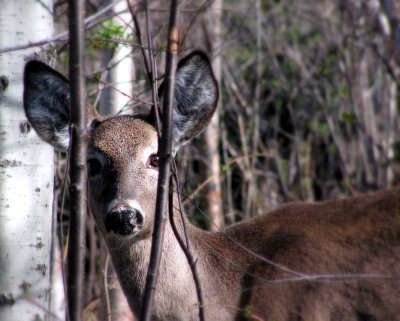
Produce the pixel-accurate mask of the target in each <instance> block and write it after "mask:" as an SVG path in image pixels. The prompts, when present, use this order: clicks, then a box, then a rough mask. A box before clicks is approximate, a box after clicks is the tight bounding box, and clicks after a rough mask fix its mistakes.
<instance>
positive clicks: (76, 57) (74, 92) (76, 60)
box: [67, 1, 87, 321]
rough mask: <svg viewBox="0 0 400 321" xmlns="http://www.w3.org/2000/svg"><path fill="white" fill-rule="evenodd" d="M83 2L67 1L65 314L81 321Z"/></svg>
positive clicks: (84, 117) (84, 143) (84, 144)
mask: <svg viewBox="0 0 400 321" xmlns="http://www.w3.org/2000/svg"><path fill="white" fill-rule="evenodd" d="M84 5H85V2H84V1H69V11H68V15H69V34H70V51H69V54H70V64H69V78H70V81H71V147H70V187H69V193H70V223H69V251H68V284H67V289H68V315H69V319H70V320H71V321H80V320H82V302H83V273H84V265H83V263H84V262H83V259H84V248H85V221H86V203H87V195H86V180H85V178H86V153H87V141H86V135H87V134H86V124H87V111H86V104H85V102H86V95H85V79H84V70H83V56H84V39H85V38H84V30H85V28H84Z"/></svg>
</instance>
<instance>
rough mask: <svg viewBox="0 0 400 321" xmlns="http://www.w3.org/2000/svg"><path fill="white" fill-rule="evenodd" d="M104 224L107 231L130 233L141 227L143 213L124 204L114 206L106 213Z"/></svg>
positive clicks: (121, 233) (137, 230)
mask: <svg viewBox="0 0 400 321" xmlns="http://www.w3.org/2000/svg"><path fill="white" fill-rule="evenodd" d="M104 225H105V228H106V231H107V232H111V231H113V232H114V233H116V234H119V235H130V234H132V233H135V232H139V231H140V230H141V229H142V228H143V214H142V213H141V211H140V210H137V209H134V208H127V207H126V206H120V207H114V208H112V209H111V210H110V211H109V212H108V213H107V215H106V219H105V222H104Z"/></svg>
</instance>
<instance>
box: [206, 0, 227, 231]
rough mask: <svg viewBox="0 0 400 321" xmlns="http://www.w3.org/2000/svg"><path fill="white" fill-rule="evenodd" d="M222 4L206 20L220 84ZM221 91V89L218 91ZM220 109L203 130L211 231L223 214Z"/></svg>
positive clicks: (215, 4) (221, 223)
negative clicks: (208, 182)
mask: <svg viewBox="0 0 400 321" xmlns="http://www.w3.org/2000/svg"><path fill="white" fill-rule="evenodd" d="M222 6H223V0H215V1H213V2H212V5H211V14H210V15H209V20H208V21H207V22H208V23H207V26H210V28H207V27H206V30H207V29H208V31H209V34H210V38H211V41H210V50H211V54H212V57H213V61H212V67H213V70H214V75H215V78H216V79H217V82H218V84H221V62H222V57H221V47H222V36H221V33H222V25H221V19H222ZM220 92H221V91H220ZM218 104H219V105H221V104H222V100H219V102H218ZM220 110H222V108H221V106H218V107H217V111H216V112H215V113H214V116H213V118H212V119H211V122H210V124H209V125H208V127H207V129H206V130H205V139H206V146H207V156H206V157H207V163H208V168H207V176H211V177H212V179H211V182H210V184H209V186H208V189H207V195H206V200H207V209H208V211H209V214H210V217H211V225H210V229H211V230H212V231H218V230H219V229H221V228H222V227H223V226H224V223H225V222H224V214H223V202H222V191H221V185H222V182H221V169H220V163H221V160H220V155H219V143H220V137H221V131H220V129H219V123H220V120H219V118H220V117H219V111H220Z"/></svg>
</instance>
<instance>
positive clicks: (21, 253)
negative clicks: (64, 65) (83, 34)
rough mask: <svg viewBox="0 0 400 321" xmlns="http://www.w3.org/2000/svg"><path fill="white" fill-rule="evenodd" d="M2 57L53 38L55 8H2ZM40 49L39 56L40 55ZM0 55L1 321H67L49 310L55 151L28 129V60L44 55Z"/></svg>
mask: <svg viewBox="0 0 400 321" xmlns="http://www.w3.org/2000/svg"><path fill="white" fill-rule="evenodd" d="M0 8H1V9H0V49H2V48H6V47H10V46H18V45H28V44H29V43H30V42H35V41H39V40H45V39H48V38H50V37H51V36H52V31H53V5H52V1H51V0H42V1H36V0H25V1H9V0H0ZM35 49H36V52H35ZM35 49H26V50H19V51H11V52H7V53H2V54H0V77H1V84H2V86H1V88H0V320H4V321H6V320H7V321H13V320H18V321H19V320H55V319H58V318H57V317H55V314H58V313H60V314H59V316H60V318H61V319H62V318H63V316H62V311H63V309H62V307H60V310H58V311H55V307H54V306H52V303H51V300H50V298H51V278H50V274H51V272H52V271H51V249H52V243H53V241H55V240H53V239H52V220H53V216H52V200H53V157H54V152H53V148H52V147H51V146H50V145H48V144H46V143H43V142H42V141H40V140H39V138H38V137H37V136H36V134H35V133H34V131H33V130H31V129H30V126H29V125H28V124H27V120H26V118H25V113H24V110H23V106H22V93H23V85H22V79H23V69H24V65H25V63H26V60H28V59H30V58H34V57H37V58H39V57H41V56H42V57H45V54H44V53H43V52H42V53H41V54H39V52H38V48H35ZM60 311H61V312H60Z"/></svg>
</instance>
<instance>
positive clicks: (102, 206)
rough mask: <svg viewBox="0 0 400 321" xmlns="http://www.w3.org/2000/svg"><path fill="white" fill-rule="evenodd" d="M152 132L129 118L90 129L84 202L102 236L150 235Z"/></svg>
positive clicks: (154, 145)
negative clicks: (86, 185)
mask: <svg viewBox="0 0 400 321" xmlns="http://www.w3.org/2000/svg"><path fill="white" fill-rule="evenodd" d="M157 147H158V145H157V133H156V130H155V128H154V127H153V126H151V125H150V124H148V123H146V122H145V121H143V120H141V119H135V118H133V117H130V116H120V117H116V118H109V119H106V120H104V121H103V122H101V123H98V124H97V125H96V126H95V128H93V130H92V133H91V140H90V144H89V148H88V184H89V203H90V208H91V210H92V212H93V213H94V214H95V216H96V219H97V225H98V227H99V228H100V229H101V230H103V232H104V234H107V235H109V234H117V235H120V236H125V235H135V236H136V235H140V236H143V237H145V236H150V235H151V233H149V232H150V229H151V227H152V226H153V213H154V211H155V202H154V200H155V198H156V191H157V178H158V163H157V160H158V158H157Z"/></svg>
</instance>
